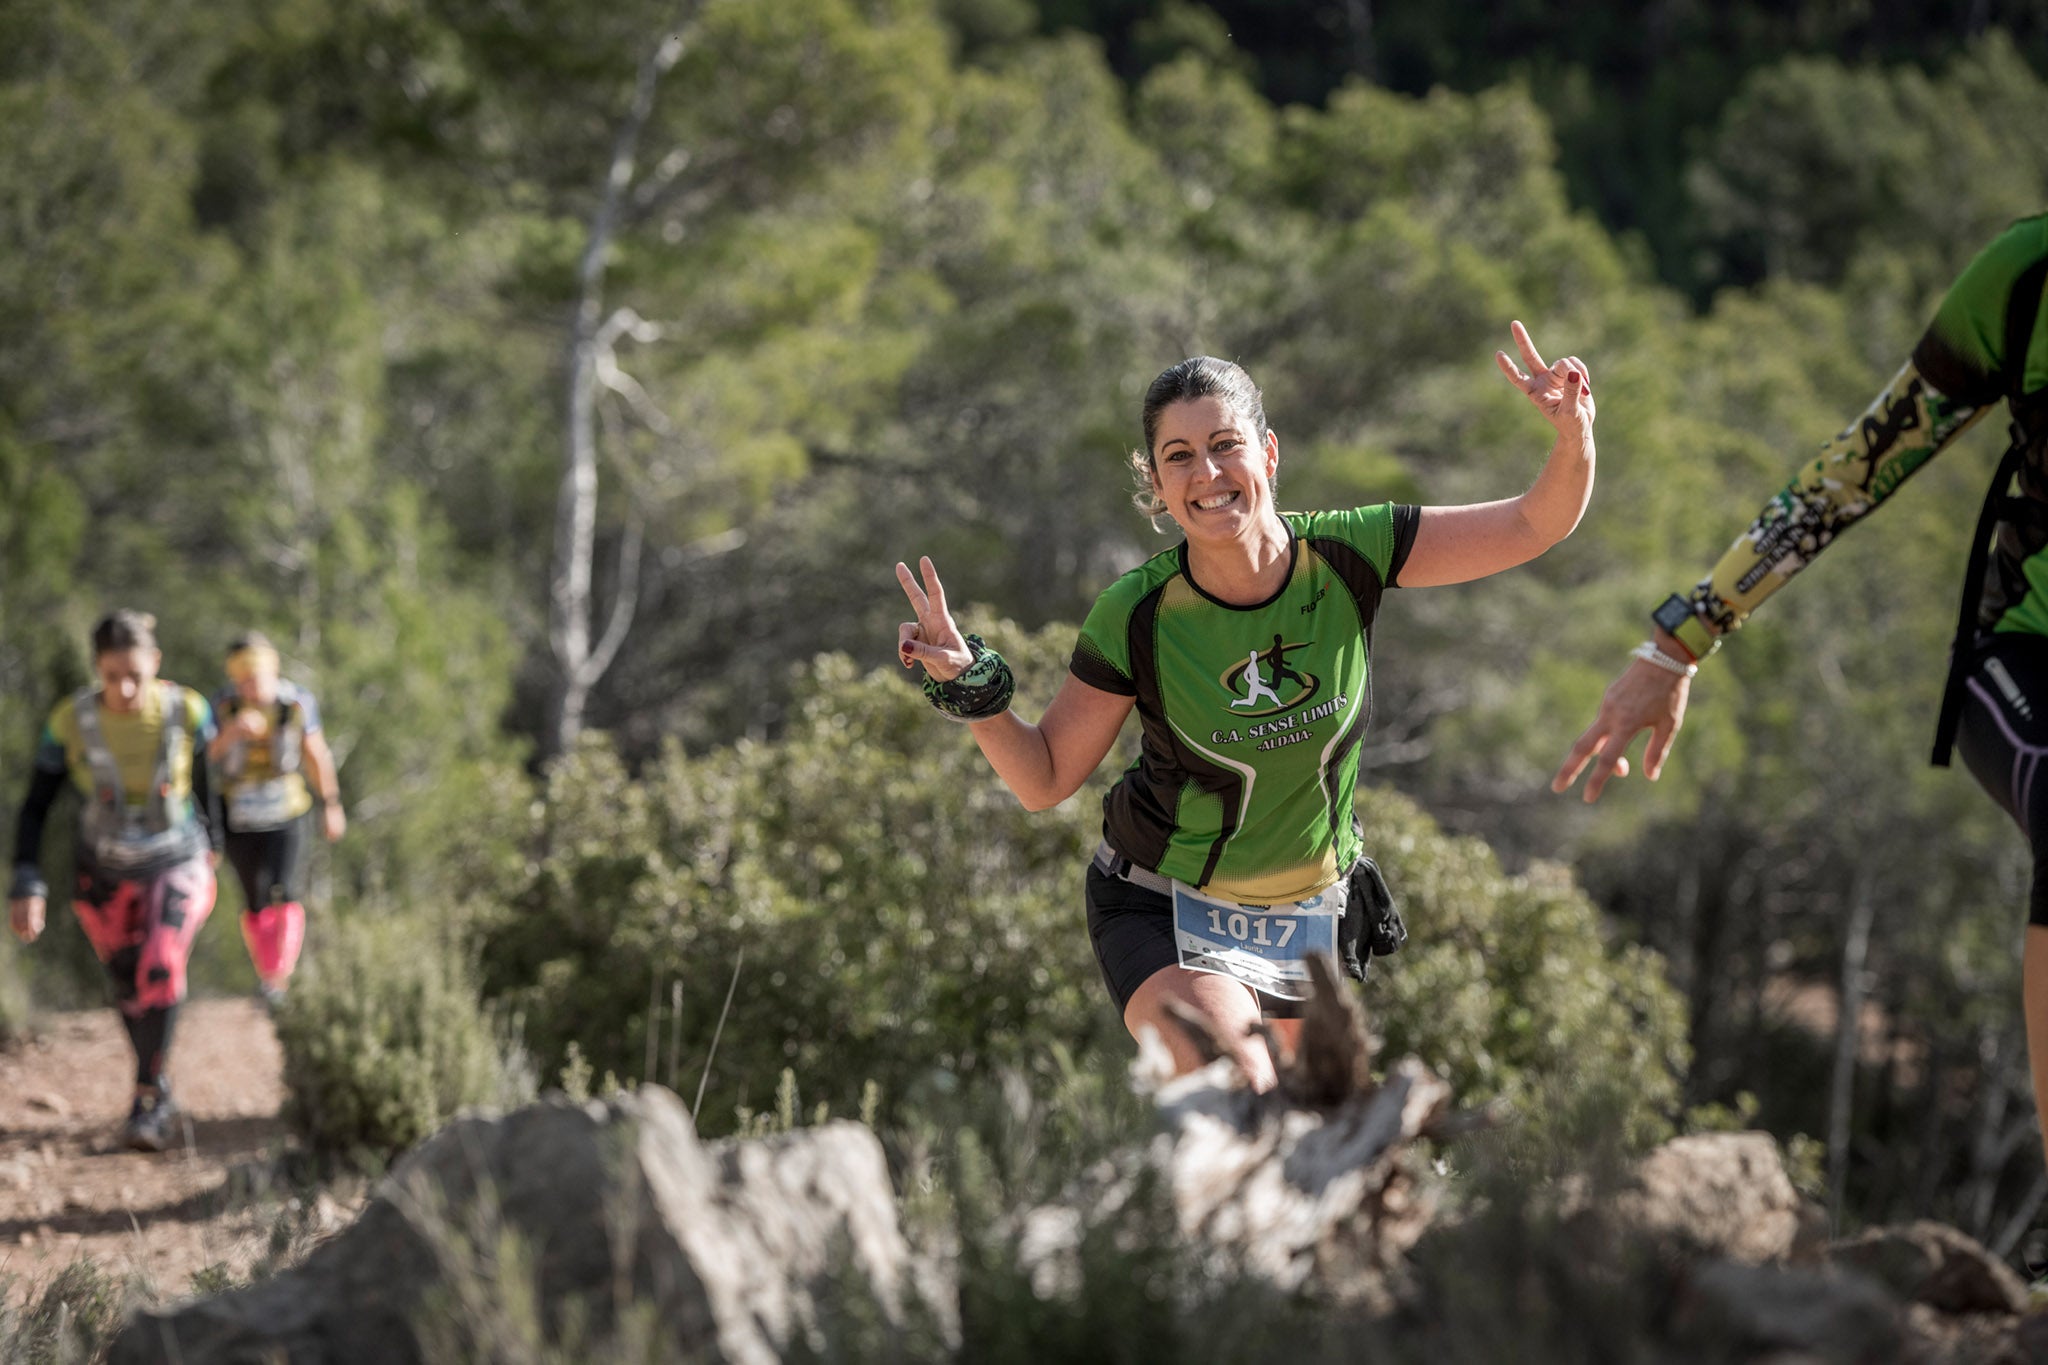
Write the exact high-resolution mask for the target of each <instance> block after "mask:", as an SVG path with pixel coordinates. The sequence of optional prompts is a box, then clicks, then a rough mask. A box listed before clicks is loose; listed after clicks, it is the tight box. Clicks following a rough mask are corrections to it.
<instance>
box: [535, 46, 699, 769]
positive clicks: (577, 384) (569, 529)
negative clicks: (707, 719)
mask: <svg viewBox="0 0 2048 1365" xmlns="http://www.w3.org/2000/svg"><path fill="white" fill-rule="evenodd" d="M682 52H683V40H682V37H681V35H680V34H675V33H671V34H669V35H667V36H665V37H663V38H662V40H661V41H660V42H659V43H657V44H656V45H655V46H654V48H653V50H651V51H650V52H649V53H648V54H647V57H646V59H645V60H644V61H642V62H641V64H640V72H639V76H638V79H637V80H636V81H635V82H634V86H633V102H632V105H631V106H630V107H629V108H628V109H627V111H626V117H625V119H624V121H623V122H621V123H620V125H619V131H618V136H617V138H616V139H614V141H613V144H612V156H611V164H610V166H609V167H608V168H607V170H606V173H605V182H604V193H603V194H602V195H601V196H599V199H598V205H597V210H596V212H595V213H593V214H592V215H591V220H590V235H589V237H588V238H587V239H586V240H585V242H584V244H583V254H582V256H581V258H580V259H579V260H578V262H577V266H576V310H575V313H574V314H573V316H572V317H571V320H570V328H569V353H568V356H567V365H566V368H567V371H568V381H569V392H568V404H567V410H566V413H565V419H566V428H567V429H566V431H565V433H564V448H563V460H562V464H563V469H562V487H561V493H560V495H559V496H558V498H557V500H556V504H555V549H554V572H553V575H552V581H551V582H550V584H549V592H548V599H549V600H548V614H549V618H550V619H549V623H548V640H549V644H550V645H551V646H552V647H553V650H554V655H555V663H556V665H557V667H558V668H559V669H560V671H561V690H560V693H559V695H558V704H557V707H556V711H555V724H554V728H553V733H552V734H551V735H550V736H549V738H550V740H551V744H552V752H554V753H561V752H563V751H564V750H566V749H567V748H568V747H569V746H570V745H572V744H574V743H575V742H576V737H577V736H578V735H579V734H581V733H582V731H583V712H584V708H585V706H586V705H587V704H588V702H589V700H590V690H591V688H593V687H594V686H596V684H597V681H598V679H600V678H602V677H603V676H604V673H605V670H606V669H608V668H610V667H611V664H612V660H613V659H614V658H615V657H616V656H617V655H618V651H619V646H620V645H621V644H622V643H624V641H625V636H626V632H627V630H628V629H630V628H631V626H632V623H633V609H634V604H635V601H636V600H637V595H638V591H637V590H638V584H639V575H640V535H639V530H638V527H637V525H635V526H629V527H628V529H627V532H626V538H625V542H624V544H623V545H622V547H621V549H620V553H619V581H618V583H617V584H616V585H615V587H614V589H613V592H612V604H611V614H610V617H609V619H608V620H607V621H606V623H605V629H604V634H603V636H602V637H601V638H599V639H598V640H596V641H595V642H593V641H592V639H591V622H592V619H593V617H594V616H595V614H596V613H595V603H594V601H593V592H592V583H593V579H594V577H595V574H594V572H593V563H592V561H593V559H594V558H595V556H596V553H597V439H598V438H597V385H598V363H599V359H600V353H601V352H602V350H603V349H604V346H605V344H606V343H605V340H604V337H603V335H602V333H603V331H604V326H605V324H604V316H605V309H604V282H605V267H606V264H607V258H608V257H609V255H610V252H611V246H612V239H613V237H614V236H615V235H616V234H617V232H618V229H619V218H620V212H621V209H622V206H623V204H624V200H625V197H626V191H627V190H628V189H629V188H630V187H631V185H632V183H633V174H634V158H635V156H636V155H637V153H638V151H639V146H640V135H641V133H642V132H643V131H645V129H646V127H647V120H648V117H649V116H650V115H651V114H652V113H653V111H654V94H655V90H656V89H657V87H659V85H660V84H661V78H662V77H663V76H664V75H666V74H667V73H668V71H669V70H670V68H672V67H673V66H674V65H675V64H676V60H677V59H678V58H679V57H681V56H682Z"/></svg>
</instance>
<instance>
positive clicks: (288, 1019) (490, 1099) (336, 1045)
mask: <svg viewBox="0 0 2048 1365" xmlns="http://www.w3.org/2000/svg"><path fill="white" fill-rule="evenodd" d="M320 946H321V951H320V955H319V957H318V958H317V960H314V961H311V962H309V963H308V966H307V970H306V971H305V972H303V973H302V974H301V980H300V981H299V982H298V983H297V984H296V985H295V986H294V987H293V990H292V994H291V996H290V997H289V998H288V999H287V1000H286V1001H285V1003H284V1005H283V1007H282V1008H281V1009H280V1011H279V1013H278V1017H277V1037H278V1043H279V1045H280V1046H281V1047H282V1049H283V1051H284V1079H285V1085H286V1086H287V1087H288V1089H289V1090H290V1092H291V1093H290V1099H289V1102H288V1104H287V1111H286V1112H287V1117H288V1118H289V1120H290V1121H291V1122H292V1124H293V1125H294V1126H295V1127H296V1128H297V1130H298V1131H299V1133H300V1134H301V1135H302V1136H303V1137H304V1138H305V1139H306V1141H307V1142H308V1144H310V1146H311V1147H312V1148H313V1150H314V1151H316V1152H318V1153H321V1154H323V1155H327V1156H340V1157H347V1158H351V1159H365V1158H367V1159H370V1160H373V1161H376V1160H385V1159H388V1158H389V1157H390V1156H392V1155H394V1154H395V1153H397V1152H399V1151H401V1150H403V1149H404V1148H406V1147H408V1146H410V1145H412V1144H413V1143H414V1142H417V1141H418V1140H419V1139H421V1138H423V1137H425V1136H427V1135H428V1134H429V1133H432V1132H434V1131H435V1130H436V1129H438V1128H440V1127H441V1126H442V1125H443V1124H444V1123H446V1122H447V1121H448V1120H449V1119H450V1118H452V1117H453V1116H454V1115H455V1113H456V1111H458V1110H460V1109H462V1108H465V1107H468V1106H474V1105H482V1106H493V1107H503V1106H509V1105H513V1104H518V1103H522V1102H523V1101H525V1100H527V1099H529V1098H531V1097H532V1095H533V1092H534V1083H533V1078H532V1072H531V1069H530V1068H529V1067H528V1066H527V1064H526V1060H525V1055H524V1052H523V1050H522V1049H521V1048H520V1047H519V1046H518V1045H517V1044H516V1043H515V1042H514V1041H512V1040H511V1039H510V1038H509V1036H508V1031H507V1030H506V1029H505V1028H504V1027H503V1025H502V1022H501V1021H500V1020H499V1019H498V1018H496V1017H495V1016H493V1015H492V1014H491V1013H490V1012H488V1011H487V1010H486V1009H485V1008H484V1007H483V1006H482V1004H481V1003H480V1002H479V1000H478V997H477V989H476V984H475V976H474V973H473V971H472V969H471V967H470V965H469V963H468V962H467V961H466V960H465V959H464V957H463V956H462V954H461V951H460V949H459V948H458V947H457V946H456V945H455V944H453V943H451V942H449V941H447V940H445V939H444V938H442V937H440V936H439V935H438V934H437V933H436V932H435V930H434V927H433V926H431V925H428V924H425V923H423V922H422V921H421V920H419V919H417V918H414V917H409V916H399V915H394V916H387V917H363V918H354V919H346V918H337V919H335V920H334V921H332V922H331V924H330V927H329V929H328V931H327V934H326V936H325V937H324V938H323V939H322V941H321V945H320Z"/></svg>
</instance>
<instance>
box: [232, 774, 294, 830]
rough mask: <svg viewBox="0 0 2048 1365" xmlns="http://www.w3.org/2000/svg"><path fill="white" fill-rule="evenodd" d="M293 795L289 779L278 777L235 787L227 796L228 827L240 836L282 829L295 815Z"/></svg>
mask: <svg viewBox="0 0 2048 1365" xmlns="http://www.w3.org/2000/svg"><path fill="white" fill-rule="evenodd" d="M296 795H297V793H296V792H295V791H293V790H292V783H291V782H290V780H288V779H286V778H282V777H274V778H272V779H271V780H270V781H268V782H258V783H255V784H254V785H251V786H247V787H237V788H235V789H234V790H233V791H230V792H229V793H228V824H229V825H231V826H233V827H234V828H235V829H237V830H239V831H242V832H244V833H254V832H256V831H260V830H267V829H282V828H284V827H285V826H286V825H288V824H290V823H291V822H292V820H293V818H294V817H295V816H297V815H298V812H297V811H296V810H294V809H293V808H292V807H293V804H294V802H293V799H292V798H293V797H294V796H296Z"/></svg>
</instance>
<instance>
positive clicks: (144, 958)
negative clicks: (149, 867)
mask: <svg viewBox="0 0 2048 1365" xmlns="http://www.w3.org/2000/svg"><path fill="white" fill-rule="evenodd" d="M213 893H214V881H213V865H212V864H211V863H210V862H208V861H207V858H206V855H205V854H203V853H202V854H200V855H198V856H197V857H194V858H192V859H189V860H188V861H186V862H182V863H179V864H178V865H177V866H176V867H173V868H171V869H169V870H168V871H165V872H159V873H157V874H155V875H153V876H148V877H138V878H135V879H133V880H129V881H116V880H113V879H111V878H108V877H102V876H95V875H93V874H91V873H80V875H79V878H78V895H77V896H76V897H74V898H73V900H72V902H71V908H72V911H73V912H74V913H76V914H77V916H78V922H79V923H80V924H81V925H83V926H84V927H85V936H86V938H88V939H90V940H91V941H92V947H93V951H94V952H95V953H97V954H98V955H99V959H100V961H101V962H102V963H103V964H104V965H105V966H106V969H107V974H108V975H109V976H111V977H112V978H113V981H114V999H115V1003H116V1005H117V1006H118V1007H119V1008H120V1011H121V1013H123V1014H125V1015H128V1016H130V1017H134V1016H136V1015H139V1014H141V1013H142V1012H143V1011H144V1010H150V1009H162V1008H165V1007H168V1006H171V1005H175V1004H177V1003H179V1002H180V1001H182V1000H183V999H184V998H185V959H186V957H187V956H188V955H190V953H191V951H192V940H193V939H195V938H197V937H198V935H199V926H200V925H202V924H204V923H206V917H207V916H208V915H209V914H211V913H212V912H213Z"/></svg>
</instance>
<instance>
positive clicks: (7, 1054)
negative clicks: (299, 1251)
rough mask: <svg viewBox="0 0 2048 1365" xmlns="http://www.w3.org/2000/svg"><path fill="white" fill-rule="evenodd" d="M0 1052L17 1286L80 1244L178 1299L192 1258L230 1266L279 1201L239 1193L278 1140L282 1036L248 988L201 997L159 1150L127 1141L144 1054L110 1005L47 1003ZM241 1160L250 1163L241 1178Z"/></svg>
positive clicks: (174, 1069) (6, 1226)
mask: <svg viewBox="0 0 2048 1365" xmlns="http://www.w3.org/2000/svg"><path fill="white" fill-rule="evenodd" d="M38 1034H39V1036H38V1037H37V1038H36V1040H35V1041H33V1042H30V1043H28V1044H26V1045H23V1046H20V1047H16V1048H12V1049H8V1050H6V1051H0V1276H11V1277H13V1280H12V1284H11V1285H10V1286H9V1289H8V1295H9V1297H11V1298H15V1299H19V1298H21V1297H22V1295H23V1294H24V1293H26V1292H27V1291H29V1290H32V1289H33V1288H35V1287H36V1286H38V1285H40V1284H42V1283H44V1282H47V1281H48V1280H49V1278H50V1277H51V1276H53V1275H55V1274H56V1273H57V1271H59V1270H61V1269H62V1268H63V1267H64V1266H66V1265H69V1264H70V1263H71V1262H72V1261H73V1260H75V1259H77V1258H78V1257H79V1256H81V1255H86V1256H91V1257H92V1258H93V1259H94V1260H95V1261H97V1262H98V1263H99V1265H100V1266H101V1267H102V1268H103V1269H105V1270H107V1271H109V1272H113V1273H116V1274H126V1273H131V1272H132V1273H139V1274H140V1275H141V1276H142V1277H143V1278H144V1279H145V1280H146V1281H147V1282H148V1283H149V1284H150V1285H151V1286H153V1287H154V1289H155V1291H156V1292H157V1293H158V1294H160V1295H163V1296H165V1297H169V1298H176V1297H182V1296H183V1295H185V1294H186V1293H188V1292H190V1284H191V1279H192V1275H193V1273H194V1272H195V1271H198V1270H200V1269H203V1268H205V1267H206V1266H209V1265H214V1264H216V1263H225V1264H226V1265H227V1267H228V1268H229V1269H230V1271H232V1272H233V1273H234V1274H236V1275H238V1276H239V1275H241V1274H243V1273H244V1272H246V1270H247V1268H248V1266H249V1264H250V1262H252V1261H253V1260H254V1259H255V1258H256V1257H257V1256H259V1255H261V1254H262V1253H263V1251H264V1250H265V1248H266V1242H267V1234H268V1232H269V1229H270V1226H271V1223H272V1221H273V1220H274V1218H275V1210H265V1209H263V1208H262V1207H260V1206H259V1205H258V1203H256V1202H255V1201H252V1200H249V1199H247V1198H237V1197H235V1195H234V1193H233V1191H234V1190H236V1189H245V1188H246V1187H247V1185H248V1183H249V1182H248V1179H247V1174H248V1171H260V1170H263V1169H266V1163H267V1159H268V1158H270V1157H273V1156H274V1155H275V1154H276V1152H277V1151H278V1149H279V1147H280V1145H281V1143H282V1140H283V1138H284V1133H285V1128H284V1124H283V1121H282V1120H281V1119H280V1118H279V1117H278V1110H279V1108H280V1106H281V1105H282V1104H283V1102H284V1083H283V1080H282V1078H281V1075H280V1069H281V1062H280V1057H279V1053H278V1047H277V1037H276V1035H275V1034H274V1033H273V1032H272V1031H271V1027H270V1019H269V1017H268V1016H267V1015H266V1014H265V1013H264V1012H263V1009H262V1008H261V1007H260V1006H259V1005H258V1004H257V1003H256V1002H255V1001H253V1000H197V1001H193V1002H192V1003H190V1004H189V1005H187V1006H186V1008H185V1010H184V1012H183V1014H182V1015H181V1016H180V1017H179V1020H178V1031H177V1035H176V1037H175V1038H174V1039H173V1041H172V1044H171V1079H172V1085H173V1087H174V1093H175V1094H176V1097H177V1101H178V1104H179V1106H180V1107H181V1108H182V1109H183V1110H184V1119H183V1122H181V1123H177V1124H176V1125H175V1127H176V1129H177V1130H178V1131H177V1134H176V1137H175V1140H174V1143H173V1146H172V1148H171V1150H170V1151H168V1152H165V1153H163V1154H162V1155H160V1156H157V1155H148V1154H144V1153H139V1152H130V1151H128V1150H126V1149H125V1148H124V1147H122V1146H121V1143H120V1127H121V1123H122V1121H123V1120H124V1119H125V1118H126V1117H127V1115H128V1104H129V1099H130V1097H131V1095H132V1093H133V1084H132V1083H133V1079H134V1075H135V1072H134V1065H135V1063H134V1060H133V1054H131V1053H130V1052H129V1050H128V1040H127V1036H126V1035H125V1034H124V1033H123V1032H122V1030H121V1025H120V1021H119V1020H118V1019H117V1018H116V1016H115V1014H114V1011H113V1010H111V1009H97V1010H90V1011H83V1012H80V1013H76V1014H55V1015H46V1016H44V1017H43V1018H42V1019H41V1020H40V1021H39V1025H38ZM238 1166H241V1167H246V1168H247V1169H246V1170H245V1171H244V1172H243V1173H242V1178H241V1179H239V1180H233V1183H232V1184H231V1178H232V1177H234V1176H235V1174H236V1168H237V1167H238Z"/></svg>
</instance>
